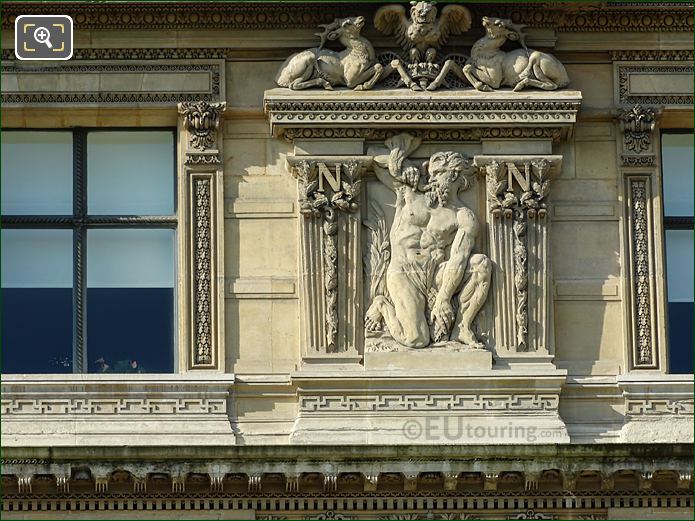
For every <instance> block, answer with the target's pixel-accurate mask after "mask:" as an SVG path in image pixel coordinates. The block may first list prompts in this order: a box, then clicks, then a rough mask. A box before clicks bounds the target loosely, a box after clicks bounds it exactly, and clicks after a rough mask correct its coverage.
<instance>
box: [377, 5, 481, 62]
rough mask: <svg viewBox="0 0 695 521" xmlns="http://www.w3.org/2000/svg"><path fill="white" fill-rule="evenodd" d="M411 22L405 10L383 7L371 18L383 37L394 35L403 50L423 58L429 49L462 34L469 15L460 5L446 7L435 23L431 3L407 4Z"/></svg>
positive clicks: (468, 24)
mask: <svg viewBox="0 0 695 521" xmlns="http://www.w3.org/2000/svg"><path fill="white" fill-rule="evenodd" d="M410 4H411V5H412V7H411V8H410V20H408V18H407V16H406V12H405V7H403V6H402V5H398V4H393V5H385V6H384V7H381V8H380V9H378V10H377V12H376V13H375V14H374V26H375V27H376V28H377V29H378V30H379V31H381V32H382V33H384V34H385V35H387V36H388V35H391V34H393V35H395V37H396V41H397V42H398V45H400V46H401V47H402V48H403V50H405V51H410V50H411V49H413V48H414V49H417V51H418V55H422V54H423V53H425V52H427V51H428V50H429V49H431V48H434V49H439V48H440V47H441V46H443V45H445V44H446V42H447V40H448V39H449V36H450V35H452V34H462V33H465V32H466V31H468V30H469V29H470V28H471V23H472V18H471V12H470V11H469V10H468V8H467V7H464V6H462V5H447V6H446V7H445V8H444V9H442V14H441V16H440V17H439V19H437V8H436V7H435V6H434V2H422V1H420V2H410Z"/></svg>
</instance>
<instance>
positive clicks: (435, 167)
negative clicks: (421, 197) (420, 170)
mask: <svg viewBox="0 0 695 521" xmlns="http://www.w3.org/2000/svg"><path fill="white" fill-rule="evenodd" d="M424 166H425V168H426V169H427V186H426V192H427V196H428V199H429V200H430V203H434V202H439V203H440V204H442V205H444V204H446V203H447V201H448V199H449V196H450V194H451V193H452V191H453V194H454V197H455V196H456V193H457V192H458V191H459V190H467V189H468V187H469V185H470V182H469V180H468V176H467V175H466V174H467V173H468V172H469V171H470V169H471V160H470V159H469V158H466V157H464V156H463V155H461V154H459V153H458V152H450V151H449V152H436V153H434V154H432V156H431V157H430V159H429V161H427V162H426V163H425V165H424Z"/></svg>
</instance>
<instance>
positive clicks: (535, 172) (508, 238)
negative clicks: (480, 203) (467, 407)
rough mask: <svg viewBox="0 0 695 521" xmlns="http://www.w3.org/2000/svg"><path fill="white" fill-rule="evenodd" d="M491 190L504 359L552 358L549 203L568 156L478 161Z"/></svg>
mask: <svg viewBox="0 0 695 521" xmlns="http://www.w3.org/2000/svg"><path fill="white" fill-rule="evenodd" d="M475 163H476V166H478V168H479V169H480V171H481V173H482V175H483V176H484V178H485V184H486V188H487V211H488V214H489V215H488V218H489V221H488V228H489V239H490V258H491V259H492V261H493V265H494V266H495V271H494V276H493V278H492V294H493V298H494V316H495V318H494V335H493V338H494V344H495V351H496V353H497V355H498V356H505V355H510V354H513V353H535V354H537V355H546V356H547V355H549V354H551V353H552V352H553V348H552V346H551V339H552V333H553V332H552V322H551V320H550V316H551V314H550V307H551V299H550V296H549V295H550V290H549V288H550V283H551V280H550V268H549V251H550V242H549V221H550V214H549V201H548V196H549V194H550V186H551V180H550V177H551V172H553V173H558V172H559V171H560V169H561V166H562V156H551V155H548V156H542V155H539V156H487V155H485V156H476V158H475Z"/></svg>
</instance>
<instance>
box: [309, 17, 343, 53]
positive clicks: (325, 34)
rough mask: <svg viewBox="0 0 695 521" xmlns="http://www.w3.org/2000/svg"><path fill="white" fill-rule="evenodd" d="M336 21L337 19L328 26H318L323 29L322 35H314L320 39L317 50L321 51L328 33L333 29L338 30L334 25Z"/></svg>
mask: <svg viewBox="0 0 695 521" xmlns="http://www.w3.org/2000/svg"><path fill="white" fill-rule="evenodd" d="M337 21H338V18H336V19H335V20H333V22H331V23H329V24H319V27H323V32H322V33H314V34H315V35H316V36H318V37H319V38H321V43H319V47H318V48H319V49H322V48H323V46H324V45H325V44H326V37H327V36H328V33H330V32H331V31H332V30H333V29H337V28H338V24H337V23H336V22H337Z"/></svg>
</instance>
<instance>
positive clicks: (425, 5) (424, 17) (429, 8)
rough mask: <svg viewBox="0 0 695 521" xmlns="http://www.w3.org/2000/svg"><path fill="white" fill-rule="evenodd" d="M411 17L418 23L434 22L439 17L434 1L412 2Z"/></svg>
mask: <svg viewBox="0 0 695 521" xmlns="http://www.w3.org/2000/svg"><path fill="white" fill-rule="evenodd" d="M410 5H412V6H413V7H411V8H410V19H411V20H412V21H413V22H415V23H416V24H433V23H434V21H435V20H436V19H437V8H436V7H435V6H434V2H410Z"/></svg>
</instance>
